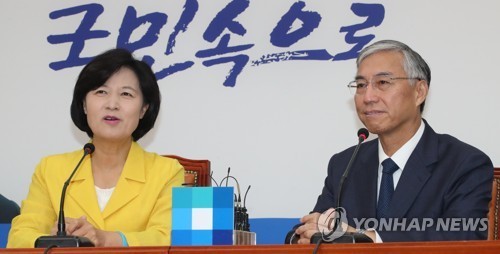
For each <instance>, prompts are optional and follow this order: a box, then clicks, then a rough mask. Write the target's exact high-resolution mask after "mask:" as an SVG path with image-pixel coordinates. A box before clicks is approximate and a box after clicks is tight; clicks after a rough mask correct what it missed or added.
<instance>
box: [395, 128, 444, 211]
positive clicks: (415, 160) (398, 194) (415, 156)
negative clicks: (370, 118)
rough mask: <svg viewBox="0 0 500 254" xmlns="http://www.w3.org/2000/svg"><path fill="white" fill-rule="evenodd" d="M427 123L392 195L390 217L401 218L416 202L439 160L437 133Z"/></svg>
mask: <svg viewBox="0 0 500 254" xmlns="http://www.w3.org/2000/svg"><path fill="white" fill-rule="evenodd" d="M424 123H425V130H424V134H423V135H422V138H421V139H420V141H419V143H418V144H417V146H416V147H415V150H414V151H413V152H412V154H411V155H410V158H409V159H408V162H407V163H406V166H405V168H404V170H403V174H402V175H401V178H400V179H399V182H398V185H397V186H396V190H395V191H394V196H393V197H392V200H391V203H390V206H389V207H390V208H389V214H388V217H393V218H401V217H405V215H406V213H407V212H408V210H409V209H410V207H411V206H412V204H413V203H414V201H415V199H416V198H417V197H418V194H419V193H420V191H421V190H422V188H423V187H424V185H425V183H426V182H427V180H428V179H429V177H430V176H431V175H432V171H431V167H430V166H431V165H432V164H433V163H435V162H436V161H437V154H438V152H437V149H438V144H437V138H436V137H435V136H436V135H437V134H436V133H435V132H434V130H432V128H431V127H430V126H429V125H428V124H427V122H426V121H425V120H424Z"/></svg>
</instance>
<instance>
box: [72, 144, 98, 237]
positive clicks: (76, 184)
mask: <svg viewBox="0 0 500 254" xmlns="http://www.w3.org/2000/svg"><path fill="white" fill-rule="evenodd" d="M82 155H83V154H82ZM67 193H68V196H69V197H70V198H71V199H72V200H73V202H75V203H76V204H77V205H78V206H80V208H81V209H82V210H83V211H85V214H87V220H89V221H90V220H92V221H94V223H95V225H96V226H97V227H98V228H104V221H103V219H102V216H101V210H100V209H99V206H98V203H97V196H96V193H95V185H94V178H93V176H92V166H91V159H90V156H87V157H86V158H85V159H84V161H83V162H82V165H81V168H80V169H79V170H78V172H77V173H76V174H75V176H74V177H73V179H72V180H71V183H70V185H69V186H68V189H67Z"/></svg>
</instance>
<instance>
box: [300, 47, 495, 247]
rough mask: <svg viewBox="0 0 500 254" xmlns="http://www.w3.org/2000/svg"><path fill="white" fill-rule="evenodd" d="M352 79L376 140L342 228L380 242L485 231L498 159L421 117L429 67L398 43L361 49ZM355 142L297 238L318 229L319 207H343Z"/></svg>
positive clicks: (353, 174) (335, 163) (362, 158)
mask: <svg viewBox="0 0 500 254" xmlns="http://www.w3.org/2000/svg"><path fill="white" fill-rule="evenodd" d="M356 63H357V67H358V69H357V74H356V77H355V80H354V81H353V82H351V83H350V84H349V87H350V88H351V89H352V90H353V93H354V102H355V105H356V111H357V114H358V117H359V118H360V120H361V122H363V124H364V125H365V126H366V128H367V129H368V130H369V131H370V132H371V133H374V134H377V135H378V138H377V139H375V140H372V141H369V142H367V143H365V144H362V145H361V147H360V149H359V152H358V157H357V159H356V160H355V161H354V163H353V164H352V168H351V170H350V172H349V176H348V177H347V179H346V180H345V182H344V184H343V191H342V196H341V198H340V199H341V203H340V207H343V208H344V209H345V215H346V216H347V221H346V222H345V223H344V225H342V226H343V228H344V231H348V232H353V231H358V232H360V233H364V234H366V235H367V236H369V237H370V238H371V239H372V240H373V241H374V242H390V241H425V240H466V239H467V240H477V239H486V237H487V219H486V218H487V213H488V203H489V201H490V199H491V183H492V180H493V165H492V163H491V160H490V159H489V158H488V156H487V155H485V154H484V153H483V152H481V151H479V150H478V149H476V148H474V147H472V146H470V145H467V144H465V143H464V142H461V141H460V140H458V139H456V138H454V137H452V136H449V135H444V134H436V133H435V132H434V130H433V129H432V128H431V127H430V125H429V124H428V123H427V122H426V121H425V120H423V118H422V111H423V108H424V103H425V99H426V97H427V93H428V91H429V85H430V80H431V74H430V68H429V66H428V65H427V63H426V62H425V61H424V60H423V59H422V57H421V56H420V55H419V54H418V53H416V52H415V51H413V50H412V49H411V48H409V47H408V46H407V45H405V44H403V43H401V42H397V41H379V42H376V43H374V44H372V45H370V46H369V47H367V48H365V49H363V50H362V51H361V52H360V54H359V56H358V59H357V62H356ZM353 151H354V147H351V148H349V149H347V150H345V151H343V152H341V153H338V154H335V155H334V156H333V157H332V158H331V159H330V162H329V166H328V176H327V177H326V179H325V185H324V188H323V191H322V193H321V195H320V196H319V197H318V201H317V203H316V206H315V207H314V210H313V212H312V213H311V214H309V215H306V216H304V217H303V218H301V222H302V223H303V225H301V226H300V227H298V228H297V229H296V230H295V234H296V235H298V236H300V239H299V240H298V242H299V243H309V241H310V238H311V236H312V235H313V234H314V233H316V232H318V219H319V218H320V215H321V213H325V211H332V210H329V209H331V208H334V207H336V206H337V202H338V200H337V199H338V197H337V195H338V186H339V181H340V179H341V176H342V174H343V173H344V170H345V169H346V167H347V164H348V162H349V160H350V157H351V155H352V154H353Z"/></svg>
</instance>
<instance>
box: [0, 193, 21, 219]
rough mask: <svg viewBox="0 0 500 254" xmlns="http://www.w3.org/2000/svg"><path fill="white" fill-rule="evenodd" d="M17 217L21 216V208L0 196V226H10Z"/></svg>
mask: <svg viewBox="0 0 500 254" xmlns="http://www.w3.org/2000/svg"><path fill="white" fill-rule="evenodd" d="M17 215H19V206H18V205H17V204H16V202H14V201H12V200H9V199H7V198H5V197H4V196H3V195H2V194H0V224H4V223H6V224H10V223H11V221H12V219H13V218H14V217H16V216H17Z"/></svg>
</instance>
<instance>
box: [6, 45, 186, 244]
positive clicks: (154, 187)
mask: <svg viewBox="0 0 500 254" xmlns="http://www.w3.org/2000/svg"><path fill="white" fill-rule="evenodd" d="M160 101H161V99H160V91H159V88H158V84H157V81H156V78H155V75H154V73H153V72H152V70H151V68H150V67H149V66H148V65H147V64H146V63H144V62H142V61H138V60H136V59H134V58H133V56H132V55H131V53H130V52H128V51H127V50H124V49H113V50H109V51H107V52H105V53H103V54H101V55H99V56H97V57H96V58H94V60H92V61H91V62H90V63H89V64H87V65H86V66H85V67H84V68H83V70H82V72H81V73H80V75H79V77H78V80H77V82H76V85H75V89H74V93H73V101H72V104H71V117H72V119H73V122H74V123H75V125H76V126H77V127H78V128H79V129H80V130H82V131H84V132H86V133H87V134H88V136H89V137H90V138H91V139H92V143H93V144H94V146H95V151H94V152H93V153H92V154H91V155H90V156H86V157H85V159H84V160H83V162H82V164H81V165H80V168H79V169H78V171H77V172H76V173H75V175H74V176H73V178H72V180H71V182H70V184H69V185H68V188H67V192H66V200H65V203H64V206H65V207H64V213H65V218H66V232H67V234H68V235H72V236H80V237H86V238H88V239H89V240H90V241H92V242H93V244H94V245H95V246H148V245H149V246H151V245H169V244H170V233H171V224H172V222H171V211H172V187H173V186H180V185H181V184H182V182H183V179H184V170H183V168H182V166H181V165H180V164H179V162H177V161H176V160H173V159H169V158H165V157H162V156H160V155H158V154H155V153H149V152H146V151H144V150H143V149H142V148H141V147H140V145H139V144H138V143H136V141H137V140H139V139H140V138H141V137H143V136H144V135H145V134H146V133H147V132H148V131H149V130H151V129H152V128H153V125H154V122H155V121H156V117H157V115H158V112H159V110H160ZM83 154H84V153H83V150H78V151H75V152H71V153H66V154H60V155H53V156H48V157H46V158H43V159H42V160H41V162H40V164H39V165H38V166H37V168H36V170H35V172H34V174H33V178H32V182H31V185H30V189H29V193H28V197H27V198H26V199H25V200H24V201H23V202H22V205H21V214H20V215H19V216H17V217H16V218H15V219H14V220H13V221H12V227H11V230H10V233H9V239H8V243H7V247H24V248H26V247H33V246H34V243H35V241H36V239H37V238H38V237H40V236H43V235H54V234H55V233H56V232H57V220H58V214H59V206H60V198H61V190H62V188H63V185H64V182H65V181H66V180H67V179H68V177H69V176H70V174H71V172H72V170H73V167H74V166H75V165H76V164H77V163H78V161H79V160H80V159H81V158H82V156H83Z"/></svg>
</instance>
